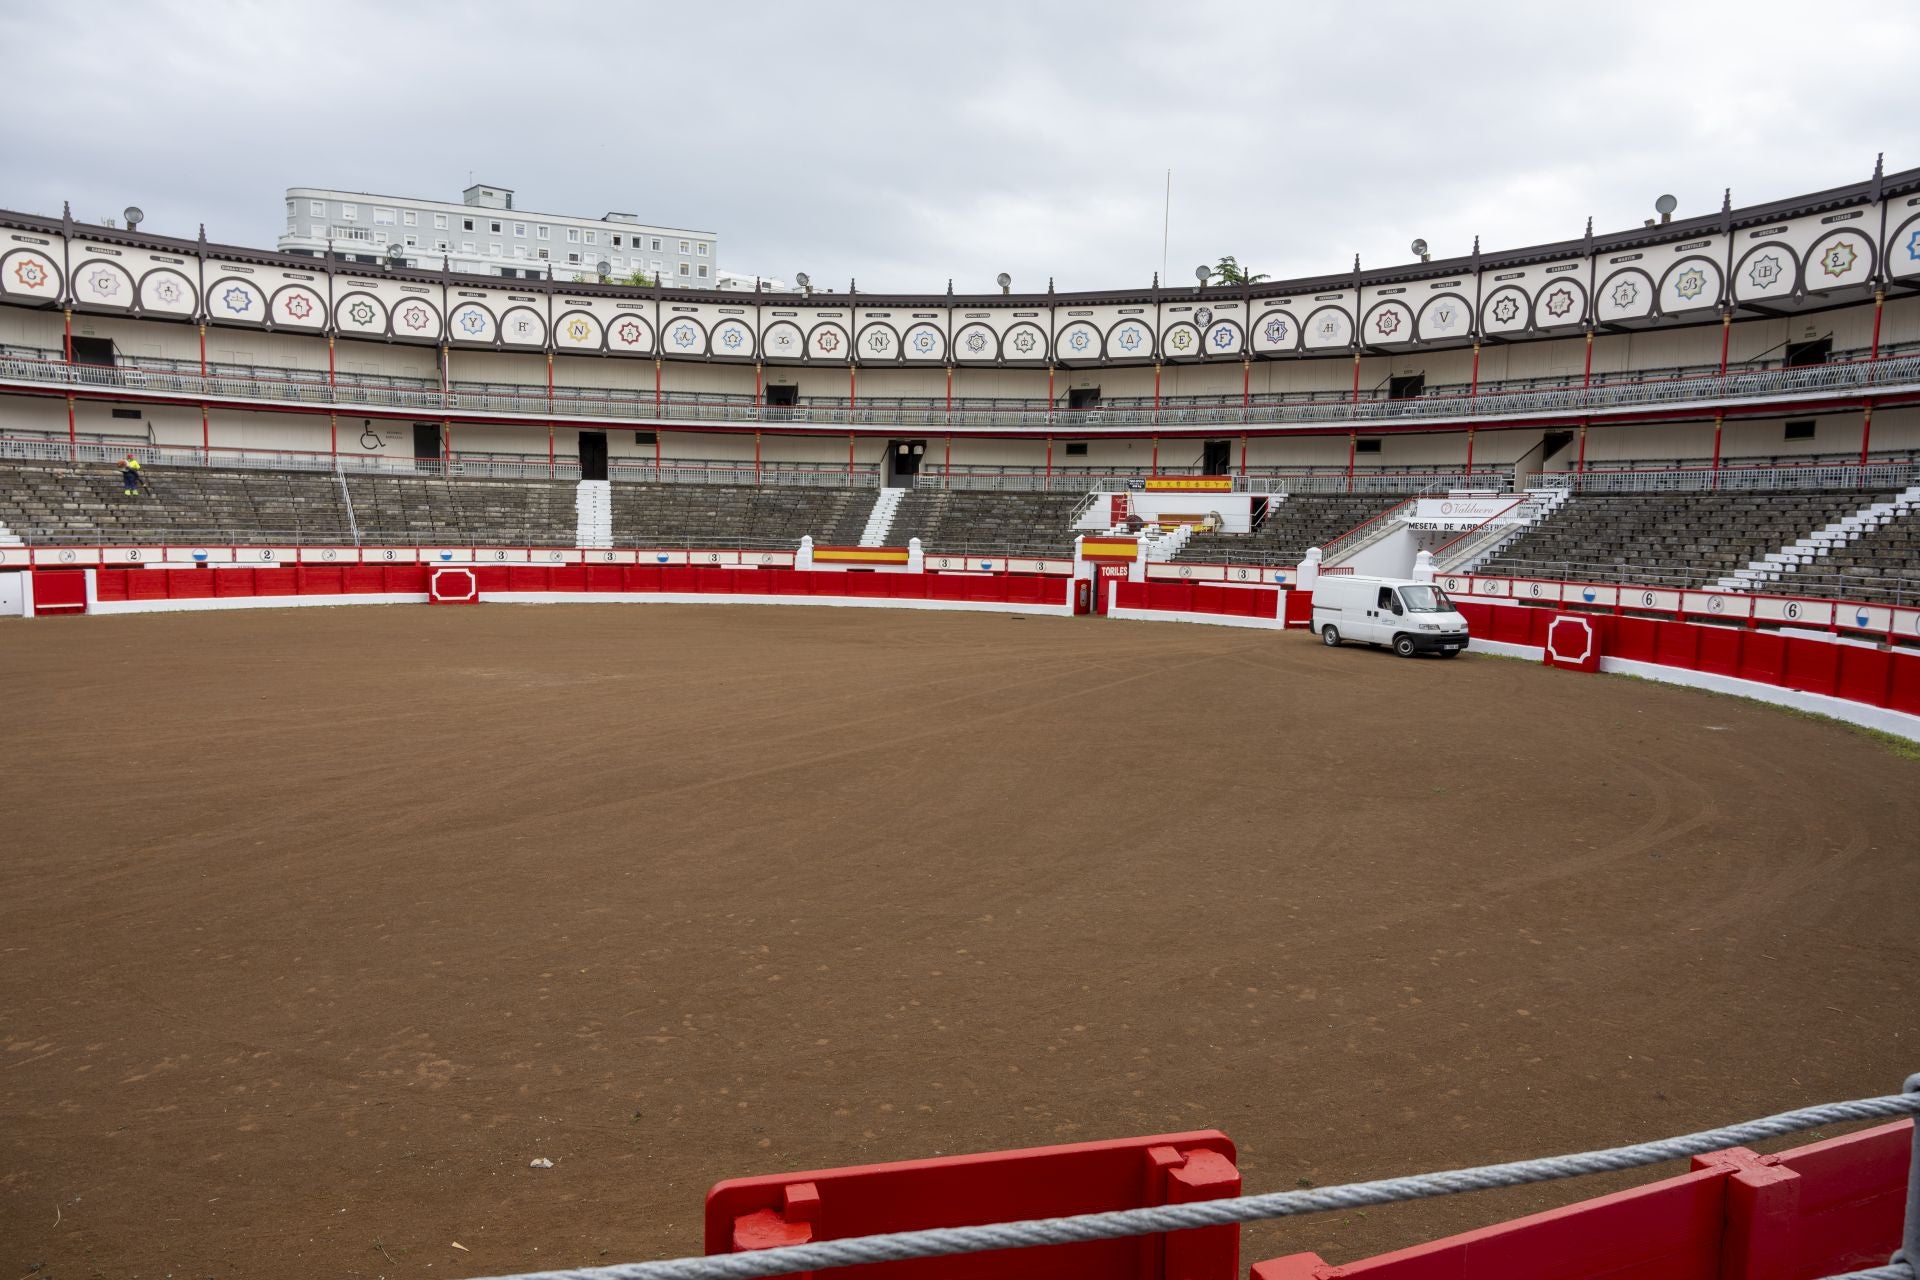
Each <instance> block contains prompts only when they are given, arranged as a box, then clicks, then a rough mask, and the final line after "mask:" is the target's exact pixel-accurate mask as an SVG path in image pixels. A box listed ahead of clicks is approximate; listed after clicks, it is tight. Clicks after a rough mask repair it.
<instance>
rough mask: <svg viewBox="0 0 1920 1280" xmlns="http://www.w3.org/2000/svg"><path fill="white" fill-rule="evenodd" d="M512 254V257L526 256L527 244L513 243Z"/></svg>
mask: <svg viewBox="0 0 1920 1280" xmlns="http://www.w3.org/2000/svg"><path fill="white" fill-rule="evenodd" d="M513 256H514V257H516V258H524V257H526V256H527V246H525V245H523V244H517V245H515V246H513Z"/></svg>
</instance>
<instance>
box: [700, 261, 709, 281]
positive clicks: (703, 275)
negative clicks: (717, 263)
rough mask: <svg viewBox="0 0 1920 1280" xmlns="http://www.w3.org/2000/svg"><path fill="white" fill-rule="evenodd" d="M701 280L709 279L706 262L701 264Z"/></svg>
mask: <svg viewBox="0 0 1920 1280" xmlns="http://www.w3.org/2000/svg"><path fill="white" fill-rule="evenodd" d="M700 278H701V279H702V280H705V279H706V278H707V264H706V263H704V262H703V263H701V264H700Z"/></svg>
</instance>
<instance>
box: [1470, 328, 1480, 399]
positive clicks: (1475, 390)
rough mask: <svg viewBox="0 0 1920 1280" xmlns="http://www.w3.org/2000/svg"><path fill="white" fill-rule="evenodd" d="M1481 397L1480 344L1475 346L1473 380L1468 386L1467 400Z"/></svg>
mask: <svg viewBox="0 0 1920 1280" xmlns="http://www.w3.org/2000/svg"><path fill="white" fill-rule="evenodd" d="M1479 395H1480V344H1479V343H1477V342H1476V343H1474V344H1473V380H1472V381H1471V382H1469V383H1468V384H1467V399H1469V400H1473V399H1477V398H1478V397H1479Z"/></svg>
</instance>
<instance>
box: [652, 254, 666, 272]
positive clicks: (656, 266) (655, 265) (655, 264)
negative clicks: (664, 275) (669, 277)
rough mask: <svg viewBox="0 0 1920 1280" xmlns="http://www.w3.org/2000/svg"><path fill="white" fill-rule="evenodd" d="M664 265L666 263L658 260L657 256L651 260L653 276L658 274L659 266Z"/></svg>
mask: <svg viewBox="0 0 1920 1280" xmlns="http://www.w3.org/2000/svg"><path fill="white" fill-rule="evenodd" d="M665 265H666V264H665V263H663V262H661V261H660V259H658V258H655V259H654V260H653V274H654V275H655V276H658V275H659V274H660V268H661V267H663V266H665Z"/></svg>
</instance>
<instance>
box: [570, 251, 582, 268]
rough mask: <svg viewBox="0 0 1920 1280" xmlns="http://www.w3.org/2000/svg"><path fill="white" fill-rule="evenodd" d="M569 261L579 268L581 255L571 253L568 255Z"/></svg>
mask: <svg viewBox="0 0 1920 1280" xmlns="http://www.w3.org/2000/svg"><path fill="white" fill-rule="evenodd" d="M567 261H568V262H571V263H572V264H573V265H574V266H576V267H577V266H579V265H580V255H579V254H577V253H570V254H568V255H567Z"/></svg>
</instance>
